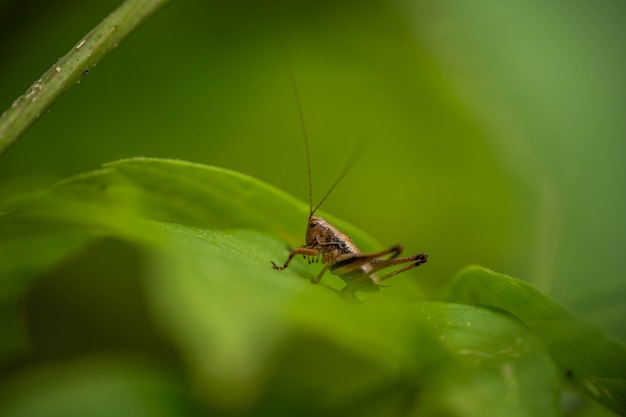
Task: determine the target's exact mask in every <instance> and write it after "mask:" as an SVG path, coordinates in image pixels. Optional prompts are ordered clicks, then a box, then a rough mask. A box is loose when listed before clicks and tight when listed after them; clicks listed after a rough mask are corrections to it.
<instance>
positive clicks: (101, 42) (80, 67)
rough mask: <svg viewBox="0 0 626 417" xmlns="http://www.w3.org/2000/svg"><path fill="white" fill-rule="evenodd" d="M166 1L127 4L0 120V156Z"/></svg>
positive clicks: (138, 0)
mask: <svg viewBox="0 0 626 417" xmlns="http://www.w3.org/2000/svg"><path fill="white" fill-rule="evenodd" d="M168 2H169V0H126V1H125V2H124V3H123V4H122V5H120V6H119V7H118V8H117V9H116V10H115V11H113V12H112V13H111V14H110V15H109V16H107V17H106V18H105V19H104V20H103V21H102V22H101V23H100V24H99V25H98V26H96V27H95V28H93V29H92V30H91V32H89V33H88V34H87V35H85V37H83V38H82V39H81V40H80V41H79V42H78V43H77V44H76V45H75V46H74V47H73V48H72V49H71V50H70V51H69V52H68V53H67V54H65V56H64V57H62V58H61V59H59V60H58V61H57V62H56V64H54V65H53V66H52V67H51V68H50V69H49V70H48V71H46V72H45V73H44V74H43V75H42V76H41V78H39V79H38V80H37V81H35V82H34V83H33V85H31V86H30V88H29V89H28V90H26V92H25V93H24V94H23V95H21V96H20V97H18V98H17V100H15V101H14V102H13V104H12V105H11V107H10V108H9V109H7V110H6V111H5V112H4V113H3V114H2V116H0V154H2V153H3V152H4V151H5V150H6V149H7V148H8V147H9V145H11V144H12V143H13V142H15V140H17V138H19V137H20V136H21V135H22V134H23V133H24V132H25V131H26V130H27V129H28V128H29V127H30V126H32V125H33V123H35V121H36V120H37V119H38V118H39V116H41V115H42V114H43V113H44V112H45V111H46V110H48V109H49V108H50V107H51V106H52V104H53V103H54V102H55V101H56V100H57V99H58V98H59V97H60V96H61V95H63V93H65V92H66V91H67V90H69V89H70V87H72V86H73V85H75V84H77V83H78V82H80V80H81V79H82V78H83V77H84V76H86V75H87V74H88V73H89V70H90V69H91V68H93V67H94V66H95V65H96V64H97V63H98V62H99V61H100V60H101V59H102V58H103V57H104V56H105V55H106V54H108V53H109V52H110V51H111V50H112V49H113V48H115V47H116V46H117V45H118V43H119V42H120V41H121V40H123V39H124V38H125V37H126V36H128V35H129V34H130V33H131V32H132V31H133V30H134V29H135V28H136V27H137V26H139V25H140V24H141V23H143V22H144V21H145V20H146V19H147V18H148V17H150V16H151V15H152V14H153V13H155V12H156V11H158V10H159V9H160V8H161V7H163V6H164V5H166V4H167V3H168Z"/></svg>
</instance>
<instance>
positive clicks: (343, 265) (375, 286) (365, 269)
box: [272, 68, 428, 297]
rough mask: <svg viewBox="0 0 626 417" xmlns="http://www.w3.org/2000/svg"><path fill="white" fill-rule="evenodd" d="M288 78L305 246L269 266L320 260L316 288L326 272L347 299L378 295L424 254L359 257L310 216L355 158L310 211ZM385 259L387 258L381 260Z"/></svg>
mask: <svg viewBox="0 0 626 417" xmlns="http://www.w3.org/2000/svg"><path fill="white" fill-rule="evenodd" d="M290 75H291V80H292V83H293V87H294V93H295V98H296V103H297V106H298V112H299V115H300V123H301V126H302V132H303V136H304V145H305V150H306V162H307V174H308V180H309V222H308V226H307V230H306V240H305V242H306V243H305V244H304V246H301V247H299V248H296V249H293V250H292V251H291V252H290V253H289V257H288V258H287V260H286V261H285V263H284V264H283V265H281V266H279V265H276V264H275V263H274V262H272V266H273V267H274V269H276V270H279V271H282V270H283V269H285V268H287V267H288V266H289V264H290V263H291V261H292V259H293V258H294V257H295V256H296V255H302V256H303V257H304V258H307V259H308V262H309V264H310V263H311V262H316V261H318V260H319V258H320V256H321V260H322V263H323V264H324V267H323V268H322V270H321V271H320V272H319V274H318V275H317V276H316V277H312V278H311V282H312V283H314V284H317V283H318V282H320V280H321V279H322V277H323V276H324V274H325V273H326V271H330V273H331V274H333V275H337V276H338V277H340V278H341V279H342V280H343V281H344V282H345V283H346V286H345V287H344V288H343V289H342V290H341V292H342V294H344V295H346V296H348V297H354V292H355V291H364V292H375V291H379V290H380V287H383V286H384V285H381V282H382V281H384V280H386V279H388V278H391V277H392V276H394V275H397V274H400V273H402V272H405V271H408V270H409V269H412V268H415V267H416V266H419V265H421V264H423V263H424V262H426V261H427V260H428V254H426V253H420V254H418V255H412V256H405V257H403V258H398V255H400V254H401V253H402V250H403V247H402V245H395V246H392V247H390V248H388V249H384V250H381V251H379V252H373V253H362V252H361V251H360V250H359V248H358V247H357V246H356V245H355V244H354V242H352V240H351V239H350V237H348V236H347V235H346V234H344V233H342V232H341V231H340V230H339V229H337V228H336V227H335V226H333V225H332V224H330V223H329V222H328V221H326V220H324V219H323V218H321V217H318V216H314V214H315V212H316V211H317V209H318V208H319V207H320V206H321V205H322V203H323V202H324V201H325V200H326V199H327V198H328V196H329V195H330V193H331V192H332V191H333V190H334V189H335V187H336V186H337V184H339V182H340V181H341V180H342V179H343V177H344V176H345V175H346V174H347V172H348V171H349V169H350V168H351V166H352V164H353V163H354V161H355V159H356V158H355V155H353V158H352V159H351V160H349V161H348V163H347V164H346V166H345V167H344V169H343V171H342V172H341V173H340V174H339V176H338V177H337V179H336V180H335V182H334V183H333V185H332V186H331V187H330V189H329V190H328V191H327V192H326V194H325V195H324V197H323V198H322V199H321V200H320V202H319V203H318V204H317V206H315V207H313V183H312V180H311V158H310V156H309V141H308V136H307V132H306V128H305V124H304V116H303V112H302V105H301V104H300V98H299V95H298V89H297V85H296V82H295V78H294V76H293V72H292V71H291V68H290ZM385 256H388V257H386V258H385ZM396 265H405V266H403V267H401V268H398V269H396V270H394V271H391V272H388V273H386V274H384V275H382V276H379V275H378V274H377V273H378V271H381V270H383V269H386V268H389V267H392V266H396Z"/></svg>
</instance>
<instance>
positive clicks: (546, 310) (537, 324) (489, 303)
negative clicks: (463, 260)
mask: <svg viewBox="0 0 626 417" xmlns="http://www.w3.org/2000/svg"><path fill="white" fill-rule="evenodd" d="M445 299H446V300H447V301H451V302H463V303H471V304H477V305H481V306H486V307H490V308H495V309H498V310H501V311H505V312H507V313H510V314H511V315H513V316H514V317H516V318H518V319H519V320H520V321H521V322H522V323H524V324H525V325H526V326H528V328H529V329H530V330H531V331H532V332H533V333H535V334H536V335H537V336H538V337H539V338H541V339H542V340H543V342H544V344H545V346H546V348H547V349H548V352H549V353H550V355H551V357H552V360H553V361H554V363H555V364H556V366H557V367H558V369H559V374H560V376H561V379H562V380H563V381H564V383H565V384H567V385H568V386H569V387H571V388H572V389H574V390H576V391H577V392H579V393H581V394H584V395H586V396H588V397H589V398H592V399H594V400H595V401H598V402H599V403H601V404H604V405H605V406H606V407H608V408H610V409H612V410H613V411H615V412H617V413H620V414H624V413H626V347H625V346H624V345H623V344H620V343H618V342H615V341H613V340H608V339H607V338H606V337H605V336H604V334H603V333H602V332H601V331H600V330H599V329H598V328H596V327H595V326H593V325H591V324H589V323H587V322H586V321H584V320H582V319H580V318H579V317H576V316H575V315H573V314H572V313H570V312H569V311H567V310H566V309H565V308H564V307H563V306H561V305H560V304H559V303H557V302H556V301H554V300H552V299H550V298H549V297H547V296H545V295H543V294H541V293H540V292H539V291H537V290H536V289H534V288H533V287H531V286H530V285H528V284H527V283H525V282H523V281H520V280H516V279H513V278H510V277H507V276H505V275H502V274H497V273H494V272H492V271H489V270H486V269H484V268H480V267H476V266H474V267H468V268H467V269H465V270H463V271H462V272H461V273H459V275H458V276H457V277H456V278H455V280H454V282H453V283H452V284H451V286H450V288H449V290H448V293H447V295H446V297H445Z"/></svg>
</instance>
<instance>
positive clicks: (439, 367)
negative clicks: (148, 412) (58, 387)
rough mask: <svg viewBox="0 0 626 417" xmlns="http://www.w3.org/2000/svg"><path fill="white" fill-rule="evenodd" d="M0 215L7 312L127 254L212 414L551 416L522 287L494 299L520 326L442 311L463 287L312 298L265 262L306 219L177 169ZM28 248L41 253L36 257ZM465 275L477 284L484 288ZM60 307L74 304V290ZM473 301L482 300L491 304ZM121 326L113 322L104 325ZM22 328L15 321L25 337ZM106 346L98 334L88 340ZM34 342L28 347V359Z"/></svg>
mask: <svg viewBox="0 0 626 417" xmlns="http://www.w3.org/2000/svg"><path fill="white" fill-rule="evenodd" d="M2 213H3V214H2V216H0V224H2V225H3V227H2V228H0V238H1V239H0V241H2V242H3V244H4V245H7V247H12V248H13V250H12V251H7V254H9V253H10V256H8V255H7V256H6V257H5V258H4V259H3V263H2V264H0V272H2V275H0V276H1V277H2V281H1V283H2V286H3V288H5V289H6V288H13V292H12V293H11V294H13V295H14V296H15V298H14V299H15V300H18V299H20V298H23V297H24V296H25V291H27V289H28V288H29V285H27V284H33V283H34V282H33V280H34V278H36V276H37V275H40V274H41V273H42V272H46V273H49V274H51V275H52V276H54V275H55V274H58V275H59V276H64V275H65V273H64V269H63V268H61V269H58V270H56V272H55V268H58V265H59V263H61V262H66V263H72V261H73V259H72V256H73V257H79V258H80V257H81V256H82V255H81V251H79V250H78V249H79V248H80V247H84V246H85V245H86V244H87V243H89V242H95V241H98V240H103V239H106V240H107V241H120V240H121V241H123V242H126V243H125V244H126V245H128V244H130V245H132V247H136V248H137V249H138V251H137V253H139V254H140V260H139V262H140V264H141V267H140V268H139V270H140V271H139V272H137V271H135V270H133V271H131V272H129V273H128V274H127V278H126V279H137V278H139V279H140V280H141V283H140V286H141V288H142V291H143V294H144V297H142V299H140V300H137V302H138V303H145V311H147V313H146V314H148V315H149V317H150V320H151V321H152V322H154V323H155V325H156V327H157V328H158V329H159V331H160V332H162V335H160V336H159V337H164V338H165V339H166V340H167V343H168V344H171V345H172V346H173V347H174V348H175V351H176V355H175V357H176V359H170V360H172V361H174V362H177V361H178V360H179V358H180V364H179V365H178V366H179V367H180V371H181V372H183V373H184V374H185V375H186V376H187V377H188V378H189V381H191V383H192V384H193V390H194V392H195V393H196V395H198V398H199V399H200V402H201V403H202V404H204V405H203V407H208V409H210V410H213V411H221V412H224V411H226V412H228V413H238V414H241V415H248V414H256V415H296V414H297V415H300V414H302V413H303V412H304V411H307V412H311V413H314V414H321V415H332V414H340V415H359V416H364V415H367V416H379V415H380V416H385V415H399V414H419V415H422V414H425V415H432V414H446V415H452V416H455V415H458V416H461V415H462V416H500V415H503V414H506V415H514V416H535V415H548V416H550V415H557V414H558V412H557V410H558V406H557V404H558V401H557V399H558V391H557V389H556V388H557V386H558V385H557V383H556V382H557V381H556V379H557V376H556V374H555V370H554V369H555V368H554V367H553V364H552V361H553V360H554V349H555V347H554V346H555V344H556V341H555V342H554V343H553V345H549V344H548V345H545V346H547V349H546V347H544V343H545V340H546V337H545V335H544V334H542V333H540V332H537V330H536V329H535V328H534V327H532V326H529V325H527V323H526V321H528V322H536V321H537V318H536V317H535V316H537V315H539V317H542V314H543V315H548V316H547V317H551V316H550V314H552V313H553V312H555V311H556V312H559V311H560V310H558V309H556V308H555V307H554V306H552V305H551V304H550V302H549V300H548V299H547V298H545V297H543V296H540V294H538V293H536V291H534V290H532V289H530V287H529V288H526V287H524V286H517V287H515V288H523V289H524V290H525V291H518V292H517V293H516V292H513V291H509V292H507V291H504V290H502V291H499V292H501V293H502V294H499V297H500V298H501V299H504V300H506V299H507V294H509V296H508V298H509V304H510V305H512V306H516V307H515V308H516V309H518V310H519V312H524V311H527V316H522V318H520V317H519V316H518V314H515V312H514V311H513V310H506V312H505V311H504V308H500V307H499V308H497V309H494V308H493V307H494V306H493V305H490V304H486V305H487V306H488V307H489V308H488V309H486V308H484V307H477V306H468V305H462V304H458V302H463V303H466V302H467V300H466V299H465V298H464V297H461V296H459V297H457V298H458V300H455V299H454V297H453V295H454V294H457V292H458V293H459V294H462V292H460V291H461V289H462V288H463V287H462V285H463V284H462V283H464V282H465V281H458V282H459V283H458V284H457V286H456V287H454V288H456V290H457V292H455V291H453V290H451V292H450V295H449V297H450V298H449V300H450V301H453V302H448V303H443V302H425V301H423V296H422V295H421V294H420V292H419V291H418V290H415V288H414V286H413V285H412V284H411V283H410V282H408V280H403V279H402V277H400V276H399V277H395V278H394V280H393V282H392V283H391V284H392V285H393V286H392V287H391V288H384V289H383V290H382V291H380V292H378V293H373V294H368V295H367V297H365V295H364V296H361V297H362V298H363V299H364V300H365V302H356V301H349V300H346V299H345V298H344V297H342V296H341V295H340V293H339V291H338V290H340V289H341V288H342V286H343V282H342V281H341V279H339V278H338V277H335V276H332V275H330V274H327V275H326V276H325V277H324V278H323V280H322V282H321V283H320V284H319V285H312V284H310V282H309V280H308V278H309V277H311V276H312V275H314V274H315V273H316V271H317V270H319V265H317V266H315V265H308V264H306V262H303V261H302V260H301V259H295V260H294V262H293V263H292V265H291V266H290V267H289V268H288V269H287V270H285V271H275V270H273V269H272V268H271V266H270V261H272V260H275V261H280V260H282V259H284V258H285V257H286V256H287V250H286V248H285V244H286V243H287V242H288V243H290V244H291V242H292V241H293V242H294V244H299V243H301V232H302V229H303V227H302V224H303V223H304V220H305V219H306V216H307V214H308V208H307V206H306V205H305V204H303V203H301V202H298V201H296V200H294V199H293V198H291V197H289V196H287V195H286V194H284V193H282V192H280V191H278V190H276V189H275V188H273V187H271V186H268V185H266V184H263V183H261V182H259V181H258V180H255V179H252V178H249V177H246V176H244V175H241V174H238V173H234V172H231V171H227V170H223V169H219V168H213V167H206V166H202V165H197V164H190V163H186V162H181V161H167V160H158V159H133V160H125V161H119V162H115V163H111V164H107V166H106V167H105V168H104V169H101V170H98V171H94V172H92V173H88V174H84V175H80V176H77V177H75V178H72V179H69V180H67V181H64V182H62V183H59V184H58V185H56V186H54V187H52V188H51V189H50V190H47V191H43V192H39V193H35V194H31V195H28V196H22V197H16V198H13V199H11V200H10V201H8V202H7V203H5V205H4V207H3V209H2ZM331 221H333V222H334V223H335V220H334V219H333V220H331ZM336 223H337V224H338V225H339V227H341V228H342V230H346V231H347V232H348V233H349V234H350V235H352V237H353V238H354V239H355V241H357V242H359V243H362V242H364V243H365V244H364V247H368V246H371V247H373V248H380V246H376V243H375V242H374V241H373V239H371V238H368V237H367V235H366V234H364V233H363V232H360V231H358V230H356V229H354V228H353V227H350V226H349V225H345V224H344V223H342V222H336ZM29 242H32V243H34V244H37V242H39V243H38V244H37V246H33V247H34V248H36V251H32V247H30V246H29ZM90 247H91V249H90V250H95V249H97V248H98V245H90ZM85 251H86V252H88V251H89V250H88V249H85ZM111 253H115V251H113V252H111ZM111 262H116V259H111ZM78 263H79V264H81V263H80V262H78ZM82 265H84V263H82ZM316 268H317V269H316ZM50 270H52V271H51V272H50ZM105 271H106V270H105ZM110 271H111V273H115V274H116V275H119V274H120V273H122V272H120V270H119V269H111V270H110ZM471 271H474V272H475V274H476V275H477V276H478V277H479V278H480V277H482V276H484V275H485V274H486V273H485V272H484V271H482V270H470V272H471ZM476 271H478V272H476ZM87 273H88V272H87ZM137 275H139V276H137ZM466 275H467V274H466ZM470 275H471V274H470ZM102 276H103V277H106V272H105V273H104V274H103V275H102ZM487 276H490V275H489V274H487ZM470 278H471V277H470ZM104 279H106V278H104ZM117 279H118V280H119V277H117ZM390 281H391V280H390ZM496 281H497V282H516V281H513V280H510V279H504V280H503V279H498V280H496ZM471 282H473V280H472V279H469V280H467V283H471ZM35 284H36V283H35ZM65 285H71V281H70V284H67V283H66V284H65ZM103 285H104V283H103ZM61 292H64V293H65V294H64V296H67V297H71V296H72V295H73V294H82V293H80V292H74V291H73V290H72V289H71V288H68V289H67V291H61ZM483 292H484V291H483ZM483 292H481V291H478V294H479V295H481V296H485V297H486V295H485V294H483ZM471 294H473V293H471ZM529 294H533V297H532V300H534V301H535V307H534V310H533V309H530V307H529V305H530V303H529V302H528V300H529ZM91 296H93V297H97V296H98V294H97V293H96V294H92V295H91ZM481 300H482V299H481ZM95 304H99V305H109V304H107V303H103V302H99V303H87V302H85V303H82V304H80V305H81V306H82V307H81V308H90V307H91V306H92V305H93V308H94V309H95V308H97V307H96V306H95ZM483 304H484V300H483ZM112 308H122V305H121V304H115V305H114V306H112ZM5 310H6V311H1V312H2V314H3V320H5V321H6V322H7V323H12V322H14V320H15V319H16V318H19V317H20V315H19V310H18V309H17V305H11V306H10V307H8V308H7V309H5ZM139 310H141V309H139ZM136 311H137V310H135V309H132V310H129V312H128V313H126V314H134V313H135V312H136ZM77 313H81V314H80V316H81V317H102V314H105V316H104V317H106V314H107V313H106V311H103V312H99V315H94V314H86V312H85V311H81V312H77ZM531 313H532V314H535V316H532V314H531ZM41 314H44V315H45V312H43V313H41ZM511 314H514V315H515V316H517V317H518V318H520V319H521V320H522V322H523V323H521V322H520V320H518V319H517V318H515V317H512V316H511ZM559 314H560V313H559ZM123 315H124V311H117V310H116V311H115V315H114V316H115V317H120V316H122V317H123ZM70 316H71V315H70ZM111 316H113V315H111ZM553 316H554V315H553ZM533 317H535V318H534V319H533ZM554 317H556V316H554ZM559 317H560V316H559ZM26 319H27V320H20V321H19V322H21V323H24V324H25V325H28V319H29V317H26ZM103 319H104V318H103ZM17 327H19V326H17ZM128 328H129V329H132V327H128ZM35 329H36V326H35ZM106 329H107V327H106V326H103V327H101V330H102V331H103V332H104V331H106ZM18 333H19V332H18ZM26 333H27V332H26V331H25V330H23V331H22V332H21V334H26ZM63 334H71V333H69V332H65V333H63ZM589 334H590V335H591V336H593V337H596V336H597V334H596V333H593V332H592V333H589ZM111 337H116V338H119V337H120V333H118V332H113V333H112V334H111ZM159 337H154V336H149V337H148V339H147V340H159ZM106 339H107V334H106V333H105V334H103V335H101V336H99V339H98V340H106ZM37 340H38V339H37V335H36V334H35V335H34V337H33V343H34V344H35V346H37ZM64 345H65V346H71V345H72V341H71V340H69V341H64ZM78 345H81V344H78ZM81 346H82V345H81ZM141 346H145V344H142V345H141ZM596 347H597V346H595V345H594V346H589V348H590V349H591V348H596ZM600 348H602V346H600ZM39 349H42V347H39ZM44 349H45V347H44ZM103 349H105V350H108V348H106V346H105V347H103ZM559 349H561V348H560V347H559ZM603 349H604V348H603ZM159 352H161V351H159ZM599 352H600V353H607V352H609V351H608V350H607V349H604V350H599ZM618 353H619V352H618ZM50 354H51V353H50ZM145 354H153V353H148V352H145ZM574 354H579V352H578V351H575V352H574ZM159 355H162V353H159ZM594 355H595V352H594ZM614 359H617V358H614ZM580 364H585V365H584V366H582V369H581V370H579V369H578V368H575V369H574V375H575V376H578V375H582V374H579V372H581V371H582V370H584V369H588V367H601V366H604V365H603V362H602V359H601V358H595V357H594V358H591V357H589V358H588V360H587V361H586V362H585V361H580ZM559 369H561V368H559ZM561 371H562V369H561ZM122 378H125V377H124V376H122ZM131 379H132V378H131ZM597 387H599V388H600V387H601V388H602V389H607V390H610V389H613V388H612V387H609V386H607V385H602V386H600V385H597ZM48 389H53V388H52V387H49V388H46V389H45V390H42V391H39V392H38V393H37V396H39V395H41V396H43V397H42V398H46V395H48V394H46V392H48V391H47V390H48ZM55 395H56V394H55ZM133 395H135V394H133ZM61 397H63V396H61ZM65 398H66V397H65ZM600 400H601V401H602V399H600ZM63 401H66V400H63Z"/></svg>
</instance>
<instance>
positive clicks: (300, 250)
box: [270, 246, 321, 271]
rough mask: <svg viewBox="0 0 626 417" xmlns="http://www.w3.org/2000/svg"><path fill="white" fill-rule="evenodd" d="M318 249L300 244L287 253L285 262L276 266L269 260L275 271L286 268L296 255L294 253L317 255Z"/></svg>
mask: <svg viewBox="0 0 626 417" xmlns="http://www.w3.org/2000/svg"><path fill="white" fill-rule="evenodd" d="M320 252H321V251H320V250H319V249H313V248H307V247H306V246H301V247H299V248H296V249H294V250H292V251H291V252H290V253H289V257H288V258H287V260H286V261H285V263H284V264H283V265H282V266H278V265H276V264H275V263H274V261H270V262H272V267H273V268H274V269H276V270H277V271H282V270H283V269H285V268H287V267H288V266H289V264H290V263H291V260H292V259H293V258H294V257H295V256H296V255H304V256H317V255H319V254H320Z"/></svg>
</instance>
